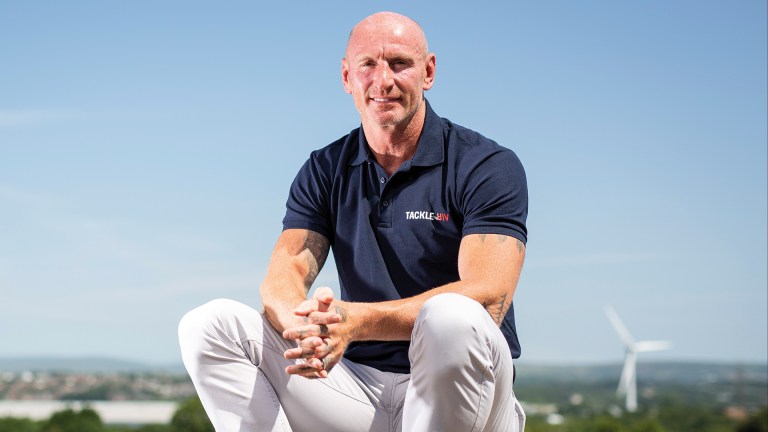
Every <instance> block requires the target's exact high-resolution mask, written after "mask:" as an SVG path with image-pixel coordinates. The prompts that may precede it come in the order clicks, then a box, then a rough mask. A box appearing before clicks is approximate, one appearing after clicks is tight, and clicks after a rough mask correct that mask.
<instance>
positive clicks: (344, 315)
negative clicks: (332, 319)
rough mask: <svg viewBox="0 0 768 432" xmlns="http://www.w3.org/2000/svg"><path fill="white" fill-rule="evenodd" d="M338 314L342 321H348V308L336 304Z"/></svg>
mask: <svg viewBox="0 0 768 432" xmlns="http://www.w3.org/2000/svg"><path fill="white" fill-rule="evenodd" d="M336 314H337V315H339V316H340V317H341V322H343V323H344V322H347V310H346V309H344V308H343V307H341V306H336Z"/></svg>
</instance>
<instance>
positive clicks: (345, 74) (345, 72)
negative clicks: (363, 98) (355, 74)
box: [341, 57, 352, 94]
mask: <svg viewBox="0 0 768 432" xmlns="http://www.w3.org/2000/svg"><path fill="white" fill-rule="evenodd" d="M341 83H342V84H344V91H345V92H347V94H352V84H350V82H349V63H347V59H346V57H345V58H343V59H341Z"/></svg>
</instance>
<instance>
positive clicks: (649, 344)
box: [635, 341, 672, 352]
mask: <svg viewBox="0 0 768 432" xmlns="http://www.w3.org/2000/svg"><path fill="white" fill-rule="evenodd" d="M670 348H672V343H671V342H669V341H642V342H637V343H636V344H635V351H636V352H649V351H663V350H668V349H670Z"/></svg>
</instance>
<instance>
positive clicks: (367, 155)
mask: <svg viewBox="0 0 768 432" xmlns="http://www.w3.org/2000/svg"><path fill="white" fill-rule="evenodd" d="M424 102H425V103H426V113H425V115H424V126H423V127H422V128H421V135H420V136H419V143H418V147H416V154H414V155H413V159H411V160H410V161H406V162H405V163H406V164H410V166H433V165H439V164H441V163H443V128H442V122H441V120H440V117H438V116H437V114H435V112H434V111H432V107H431V106H430V105H429V101H427V100H426V99H424ZM357 131H358V132H357V135H358V140H357V141H358V148H357V155H356V156H355V157H354V158H353V159H352V160H351V161H350V162H349V164H350V165H360V164H362V163H363V162H365V161H369V162H373V161H374V160H375V159H374V157H373V155H372V154H371V150H370V149H369V148H368V141H366V139H365V133H364V132H363V127H362V126H360V127H359V128H358V129H357Z"/></svg>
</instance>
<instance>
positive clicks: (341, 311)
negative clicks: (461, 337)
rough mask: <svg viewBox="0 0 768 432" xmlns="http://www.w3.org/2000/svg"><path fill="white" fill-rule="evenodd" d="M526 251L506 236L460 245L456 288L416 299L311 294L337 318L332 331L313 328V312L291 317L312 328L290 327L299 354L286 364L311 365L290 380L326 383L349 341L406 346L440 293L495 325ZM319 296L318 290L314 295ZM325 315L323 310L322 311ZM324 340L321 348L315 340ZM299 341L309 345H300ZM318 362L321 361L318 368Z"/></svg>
mask: <svg viewBox="0 0 768 432" xmlns="http://www.w3.org/2000/svg"><path fill="white" fill-rule="evenodd" d="M524 256H525V246H524V245H523V243H522V242H521V241H520V240H517V239H515V238H513V237H509V236H505V235H496V234H477V235H468V236H466V237H464V239H462V242H461V246H460V249H459V262H458V264H459V278H460V280H459V281H457V282H454V283H450V284H447V285H443V286H441V287H437V288H433V289H431V290H429V291H427V292H424V293H422V294H419V295H417V296H414V297H409V298H406V299H401V300H393V301H386V302H377V303H349V302H344V301H341V300H334V299H333V294H332V293H331V292H330V290H328V292H325V293H322V294H320V295H318V294H317V293H316V294H315V295H316V297H318V299H317V304H318V305H320V304H323V305H326V308H327V307H328V306H332V309H333V311H335V313H336V314H337V315H338V320H335V321H334V322H333V324H331V322H327V323H329V324H331V325H327V326H326V325H317V324H319V322H318V323H313V322H312V321H313V316H317V317H318V318H319V315H318V314H317V312H313V310H316V311H319V309H315V306H311V305H310V306H309V307H306V308H304V307H299V308H297V309H296V310H295V311H300V312H299V314H301V315H306V316H308V318H309V320H310V322H309V323H306V322H305V323H302V324H300V325H298V326H295V327H290V328H288V329H286V330H285V331H284V332H283V337H285V338H288V339H297V340H300V341H302V342H301V343H300V344H299V346H298V347H297V348H294V349H290V350H288V351H286V353H285V357H286V358H288V359H298V358H305V359H310V361H311V363H310V364H298V365H292V366H289V367H287V368H286V372H287V373H289V374H298V375H302V376H306V377H309V378H316V377H322V378H324V377H326V376H327V372H328V371H329V370H330V369H331V368H333V366H334V365H335V364H336V363H338V361H339V360H341V357H342V356H343V354H344V351H345V350H346V347H347V346H348V345H349V343H350V342H353V341H364V340H389V341H394V340H409V339H410V338H411V331H412V330H413V326H414V324H415V322H416V316H417V315H418V313H419V311H420V310H421V307H422V305H423V304H424V302H425V301H427V300H428V299H429V298H431V297H433V296H435V295H437V294H441V293H458V294H462V295H465V296H467V297H469V298H472V299H474V300H476V301H477V302H479V303H480V304H482V305H483V306H484V307H485V309H486V310H487V311H488V313H489V314H490V315H491V317H492V318H493V320H494V321H495V322H496V324H497V325H501V322H502V320H503V318H504V315H505V314H506V313H507V310H509V307H510V305H511V304H512V296H513V295H514V293H515V288H516V286H517V281H518V279H519V277H520V271H521V269H522V266H523V259H524ZM318 291H319V290H318ZM325 310H327V309H325ZM317 337H322V341H323V342H322V343H320V342H315V341H313V338H315V340H316V338H317ZM303 341H307V343H304V342H303ZM316 359H322V362H320V361H319V360H316Z"/></svg>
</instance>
